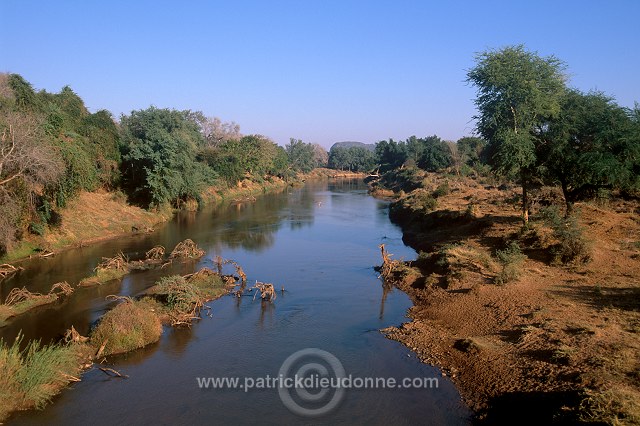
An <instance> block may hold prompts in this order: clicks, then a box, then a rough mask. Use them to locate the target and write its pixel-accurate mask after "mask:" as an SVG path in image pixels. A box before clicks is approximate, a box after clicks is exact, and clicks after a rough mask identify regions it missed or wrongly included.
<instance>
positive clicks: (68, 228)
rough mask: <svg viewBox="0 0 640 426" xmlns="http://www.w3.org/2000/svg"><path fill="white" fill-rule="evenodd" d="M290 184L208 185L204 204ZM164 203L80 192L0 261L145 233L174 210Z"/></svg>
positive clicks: (188, 205) (192, 205) (273, 181)
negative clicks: (148, 205)
mask: <svg viewBox="0 0 640 426" xmlns="http://www.w3.org/2000/svg"><path fill="white" fill-rule="evenodd" d="M288 185H290V183H289V182H285V181H284V180H282V179H279V178H272V179H271V180H265V181H264V182H260V183H258V182H254V181H251V180H249V179H245V180H243V181H241V182H239V183H238V185H237V186H234V187H216V186H212V187H209V188H207V189H206V191H205V192H204V193H203V194H202V201H203V204H204V205H207V204H212V203H213V204H215V203H223V202H233V201H247V200H249V199H250V198H252V197H255V196H257V195H260V194H265V193H270V192H273V191H279V190H282V189H283V188H286V187H287V186H288ZM182 208H186V209H197V208H198V205H197V203H196V202H195V201H194V202H193V203H185V205H183V206H182ZM177 211H178V210H177V209H174V208H171V207H169V206H165V207H164V208H160V209H152V210H145V209H143V208H140V207H137V206H134V205H131V204H128V203H127V200H126V196H125V195H124V194H122V193H121V192H107V191H96V192H86V191H85V192H81V193H80V194H79V195H78V197H77V198H75V199H73V200H72V201H70V202H69V204H68V205H67V206H66V207H65V208H63V209H61V211H60V215H61V217H62V220H61V225H60V226H59V227H56V228H52V229H50V230H49V231H48V232H46V233H45V234H44V235H42V236H39V235H28V236H26V237H25V238H24V239H23V240H22V241H21V242H20V243H19V244H17V245H16V247H15V248H14V249H13V250H11V251H10V252H9V253H8V254H7V255H5V256H4V257H2V258H0V264H1V263H14V262H19V261H20V260H24V259H28V258H30V257H32V256H51V255H54V254H55V253H57V252H59V251H62V250H66V249H70V248H76V247H83V246H86V245H89V244H94V243H96V242H100V241H105V240H109V239H112V238H118V237H121V236H124V235H134V234H139V233H149V232H153V230H154V229H155V228H156V227H157V226H161V225H162V224H163V223H164V222H166V221H168V220H169V219H171V218H172V217H173V215H174V214H175V213H176V212H177Z"/></svg>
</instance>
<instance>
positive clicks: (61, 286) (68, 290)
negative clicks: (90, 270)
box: [48, 281, 73, 297]
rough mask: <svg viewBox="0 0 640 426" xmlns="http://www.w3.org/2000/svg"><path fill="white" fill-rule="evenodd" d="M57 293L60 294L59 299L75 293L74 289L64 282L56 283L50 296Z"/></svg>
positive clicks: (50, 291)
mask: <svg viewBox="0 0 640 426" xmlns="http://www.w3.org/2000/svg"><path fill="white" fill-rule="evenodd" d="M56 292H57V293H58V294H57V295H58V297H60V296H69V295H71V294H72V293H73V287H71V286H70V285H69V283H68V282H66V281H62V282H59V283H55V284H54V285H53V286H51V290H49V293H48V294H50V295H51V294H56Z"/></svg>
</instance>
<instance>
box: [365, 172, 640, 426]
mask: <svg viewBox="0 0 640 426" xmlns="http://www.w3.org/2000/svg"><path fill="white" fill-rule="evenodd" d="M392 180H393V182H385V184H386V185H379V184H378V185H377V186H376V188H374V190H377V191H378V192H379V193H382V194H383V195H387V196H388V195H391V194H394V197H395V198H396V199H397V201H396V202H395V203H394V204H392V206H391V209H390V216H391V218H392V220H394V221H395V222H397V223H398V224H400V226H401V227H402V228H403V232H404V240H405V242H406V243H408V244H409V245H411V246H412V247H414V248H415V249H416V250H417V251H419V252H420V256H419V258H418V259H417V260H416V261H413V262H407V263H405V264H404V265H402V266H401V267H400V268H399V270H398V271H397V274H396V278H397V279H396V282H395V284H396V285H397V286H398V287H399V288H400V289H402V290H403V291H405V292H406V293H407V294H409V295H410V297H411V298H412V300H413V302H414V306H413V307H412V308H411V310H410V312H409V316H410V318H411V319H412V321H411V322H409V323H406V324H403V325H402V326H400V327H390V328H388V329H386V330H384V331H385V333H386V335H387V336H388V337H389V338H391V339H394V340H398V341H400V342H402V343H404V344H405V345H406V346H408V347H409V348H410V349H412V350H414V351H415V352H416V354H417V355H418V356H419V357H420V359H421V360H422V361H424V362H426V363H429V364H433V365H436V366H438V367H440V368H441V369H442V371H443V374H445V375H447V376H449V377H451V379H452V380H453V381H454V383H455V384H456V385H457V387H458V389H459V390H460V392H461V394H462V396H463V398H464V399H465V401H466V402H467V404H468V405H469V406H470V407H471V408H472V409H473V410H474V411H475V412H476V418H477V420H478V422H479V423H484V424H512V423H514V422H517V423H518V424H554V423H556V424H575V423H579V422H596V423H597V422H600V423H601V424H638V423H639V422H640V405H639V401H640V376H639V374H640V287H639V285H638V278H639V277H640V243H639V242H640V220H638V217H639V216H638V214H639V213H640V205H639V203H638V201H637V200H635V201H624V200H614V199H611V200H608V201H606V202H605V201H604V200H603V201H602V202H601V203H599V204H593V203H580V204H579V205H578V206H577V208H578V209H579V210H580V215H579V219H578V223H579V228H582V234H583V235H584V237H585V239H586V240H588V241H589V247H590V248H589V251H590V261H589V262H588V263H580V262H576V263H571V264H564V265H563V264H558V263H557V262H556V261H554V256H553V253H556V250H557V248H558V244H559V242H558V239H557V236H556V235H554V234H553V232H552V231H551V229H550V228H549V226H548V225H547V224H546V223H545V222H543V221H541V220H536V218H539V217H540V216H541V215H540V211H541V208H542V206H544V205H547V204H550V203H555V202H557V201H558V200H561V198H558V195H559V194H557V192H556V191H555V190H554V189H551V188H546V189H544V190H542V191H539V192H538V194H537V195H536V199H535V200H534V208H533V210H534V211H533V216H532V217H533V219H534V220H533V221H532V223H531V224H530V227H529V229H527V230H524V231H523V230H522V229H521V218H520V216H519V212H518V204H517V200H518V193H519V190H518V188H516V187H513V186H509V185H500V186H498V185H497V183H496V182H492V181H491V180H489V179H482V178H478V179H475V180H474V179H468V178H458V177H455V176H449V177H444V176H438V175H434V174H425V173H418V175H413V176H407V174H406V173H405V176H404V177H400V176H395V177H394V178H393V179H392ZM393 183H395V184H396V185H395V187H394V185H393ZM390 188H393V189H394V190H395V191H393V192H391V193H390V192H389V191H390ZM512 241H515V242H516V243H517V244H518V247H519V248H520V249H521V253H518V252H519V251H520V250H516V249H513V250H512V251H511V252H510V251H509V250H511V249H510V248H509V247H513V245H512V244H511V242H512Z"/></svg>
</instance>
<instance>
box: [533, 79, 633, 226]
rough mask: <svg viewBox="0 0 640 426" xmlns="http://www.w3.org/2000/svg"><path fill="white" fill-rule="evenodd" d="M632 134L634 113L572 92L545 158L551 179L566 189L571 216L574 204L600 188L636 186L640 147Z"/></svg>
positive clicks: (600, 97)
mask: <svg viewBox="0 0 640 426" xmlns="http://www.w3.org/2000/svg"><path fill="white" fill-rule="evenodd" d="M632 133H633V115H632V113H630V112H629V111H627V110H625V109H624V108H622V107H620V106H618V105H616V104H615V103H614V102H613V99H612V98H610V97H608V96H606V95H604V94H603V93H600V92H591V93H587V94H584V93H582V92H580V91H578V90H569V91H567V92H566V94H565V96H564V97H563V99H562V110H561V112H560V114H559V115H558V117H556V119H554V120H553V121H552V122H550V123H549V126H548V129H547V132H546V136H547V140H548V143H547V144H544V145H543V146H542V152H541V153H540V155H541V156H543V158H544V164H545V169H546V171H547V175H548V177H549V178H550V179H551V180H552V181H553V182H554V183H559V184H560V186H561V188H562V192H563V195H564V198H565V203H566V207H567V209H566V211H567V215H569V214H570V213H571V211H572V205H573V202H574V201H576V200H579V199H581V198H585V197H587V196H592V195H594V192H595V191H596V190H597V189H599V188H614V187H618V188H625V187H626V188H628V187H633V186H635V184H636V181H637V173H636V172H634V167H637V164H639V162H640V144H639V142H638V140H637V139H636V138H634V137H633V136H632Z"/></svg>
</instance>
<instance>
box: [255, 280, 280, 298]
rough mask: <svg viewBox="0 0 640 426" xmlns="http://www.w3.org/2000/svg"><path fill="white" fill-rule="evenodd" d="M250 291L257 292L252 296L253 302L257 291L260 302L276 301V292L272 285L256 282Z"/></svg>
mask: <svg viewBox="0 0 640 426" xmlns="http://www.w3.org/2000/svg"><path fill="white" fill-rule="evenodd" d="M252 289H256V290H257V291H256V292H255V293H254V295H253V300H256V296H257V295H258V291H260V297H261V298H262V300H269V302H273V301H274V300H276V290H275V288H274V287H273V284H269V283H261V282H260V281H256V285H254V286H253V287H251V290H252Z"/></svg>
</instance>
